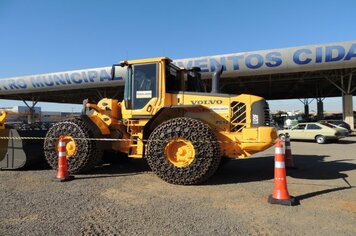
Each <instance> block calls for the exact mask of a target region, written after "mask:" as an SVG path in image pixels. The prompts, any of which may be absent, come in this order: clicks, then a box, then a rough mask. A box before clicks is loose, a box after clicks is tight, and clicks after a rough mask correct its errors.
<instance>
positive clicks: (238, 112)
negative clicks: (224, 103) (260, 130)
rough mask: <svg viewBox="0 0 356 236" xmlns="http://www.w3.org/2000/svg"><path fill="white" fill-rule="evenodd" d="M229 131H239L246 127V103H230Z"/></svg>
mask: <svg viewBox="0 0 356 236" xmlns="http://www.w3.org/2000/svg"><path fill="white" fill-rule="evenodd" d="M231 113H232V116H231V122H230V123H231V132H241V131H242V129H243V128H246V105H245V103H242V102H232V103H231Z"/></svg>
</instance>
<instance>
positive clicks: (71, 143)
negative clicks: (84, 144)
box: [57, 135, 77, 159]
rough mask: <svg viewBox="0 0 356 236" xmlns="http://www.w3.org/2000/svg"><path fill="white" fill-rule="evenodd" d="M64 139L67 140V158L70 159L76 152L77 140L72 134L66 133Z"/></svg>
mask: <svg viewBox="0 0 356 236" xmlns="http://www.w3.org/2000/svg"><path fill="white" fill-rule="evenodd" d="M64 140H65V142H66V157H67V159H69V158H70V157H72V156H73V155H74V153H75V152H76V150H77V145H76V143H75V140H74V138H73V137H72V136H69V135H65V136H64ZM57 146H58V142H57Z"/></svg>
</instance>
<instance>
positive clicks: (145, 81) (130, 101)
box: [111, 57, 206, 110]
mask: <svg viewBox="0 0 356 236" xmlns="http://www.w3.org/2000/svg"><path fill="white" fill-rule="evenodd" d="M162 62H164V63H162ZM161 65H162V66H163V65H164V71H163V73H164V75H165V83H164V84H165V93H178V92H182V91H186V92H206V89H205V87H204V84H203V82H202V80H201V75H200V68H199V67H193V68H190V69H183V68H179V67H177V66H176V65H174V64H173V63H172V61H171V60H170V59H169V58H166V57H164V58H152V59H143V60H132V61H123V62H121V63H120V64H114V65H113V66H112V71H111V75H112V78H115V76H116V75H115V68H116V67H117V66H120V67H126V68H127V75H126V77H125V92H124V101H125V107H126V109H128V110H140V109H143V108H144V107H145V106H146V105H147V104H148V103H150V101H151V100H152V99H154V98H158V97H159V91H160V87H159V86H162V83H160V79H159V78H160V75H161V73H160V66H161Z"/></svg>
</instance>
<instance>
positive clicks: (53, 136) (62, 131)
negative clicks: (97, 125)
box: [44, 118, 101, 174]
mask: <svg viewBox="0 0 356 236" xmlns="http://www.w3.org/2000/svg"><path fill="white" fill-rule="evenodd" d="M61 135H70V136H71V137H73V138H74V139H75V138H79V139H77V140H76V151H75V153H74V154H73V156H74V157H73V158H68V170H69V172H70V173H72V174H75V173H83V172H86V171H88V170H90V169H92V168H93V167H94V166H95V165H96V164H97V163H98V162H99V161H101V151H100V150H98V149H97V146H96V142H94V141H92V140H86V139H83V138H88V137H89V138H90V137H92V132H91V131H90V129H89V128H88V127H87V125H86V124H85V123H84V122H83V121H82V120H81V119H80V118H72V119H68V120H64V121H62V122H60V123H57V124H55V125H53V126H52V127H51V128H50V129H49V131H48V133H47V135H46V138H45V142H44V153H45V157H46V160H47V162H48V163H49V165H50V166H51V167H52V168H53V169H55V168H57V166H58V159H57V152H56V149H57V147H56V143H57V140H58V137H59V136H61Z"/></svg>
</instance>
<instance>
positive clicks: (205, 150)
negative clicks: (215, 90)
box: [146, 117, 221, 185]
mask: <svg viewBox="0 0 356 236" xmlns="http://www.w3.org/2000/svg"><path fill="white" fill-rule="evenodd" d="M176 138H184V139H186V140H189V141H191V142H192V144H193V146H194V149H195V157H194V160H193V162H192V163H191V164H190V165H189V166H186V167H175V166H174V165H173V164H172V163H170V162H169V161H168V159H167V158H166V157H165V156H164V149H165V146H166V145H167V143H168V142H169V141H170V140H173V139H176ZM201 139H203V142H201V141H200V140H201ZM150 140H152V141H150ZM156 140H160V142H157V141H156ZM204 141H208V142H210V143H211V145H206V142H204ZM146 158H147V162H148V164H149V166H150V167H151V169H152V171H153V172H155V173H156V174H157V175H158V176H159V177H160V178H162V179H163V180H165V181H166V182H168V183H172V184H183V185H191V184H197V183H200V182H203V181H205V180H206V179H208V178H209V177H210V176H211V175H212V174H214V173H215V171H216V169H217V167H218V166H219V163H220V159H221V151H220V147H219V145H218V142H217V138H216V136H215V134H214V132H213V131H212V130H211V129H210V127H209V126H208V125H206V124H204V123H203V122H201V121H198V120H194V119H191V118H186V117H183V118H175V119H172V120H168V121H166V122H164V123H162V124H161V125H160V126H158V127H157V128H156V129H155V130H154V131H153V132H152V133H151V135H150V137H149V140H148V150H147V157H146Z"/></svg>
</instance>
